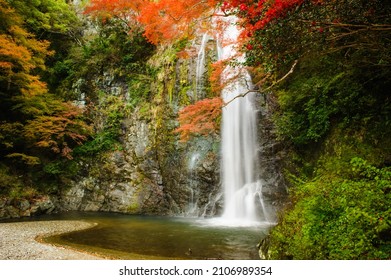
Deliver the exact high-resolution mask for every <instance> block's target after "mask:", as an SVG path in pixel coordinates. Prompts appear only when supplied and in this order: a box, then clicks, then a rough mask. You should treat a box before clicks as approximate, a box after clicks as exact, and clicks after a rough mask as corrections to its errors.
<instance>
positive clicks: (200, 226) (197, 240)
mask: <svg viewBox="0 0 391 280" xmlns="http://www.w3.org/2000/svg"><path fill="white" fill-rule="evenodd" d="M46 219H56V220H58V219H61V220H85V221H88V222H93V223H97V225H96V226H95V227H93V228H90V229H87V230H82V231H76V232H70V233H66V234H62V235H57V236H52V237H48V238H46V239H45V241H46V242H49V243H54V244H59V245H67V246H70V247H73V248H76V249H79V250H83V251H87V252H92V253H97V254H100V255H105V256H108V257H111V258H118V259H183V260H186V259H201V260H202V259H227V260H235V259H241V260H243V259H245V260H248V259H259V255H258V250H257V247H256V246H257V243H258V242H259V241H260V240H261V239H262V238H263V237H264V236H265V234H266V233H267V231H268V229H269V225H267V224H253V225H251V226H248V225H247V226H239V227H238V226H236V227H234V226H223V225H221V224H219V222H218V220H215V219H191V218H172V217H150V216H132V215H124V214H115V213H88V212H87V213H79V212H77V213H65V214H61V215H53V216H49V217H47V218H46Z"/></svg>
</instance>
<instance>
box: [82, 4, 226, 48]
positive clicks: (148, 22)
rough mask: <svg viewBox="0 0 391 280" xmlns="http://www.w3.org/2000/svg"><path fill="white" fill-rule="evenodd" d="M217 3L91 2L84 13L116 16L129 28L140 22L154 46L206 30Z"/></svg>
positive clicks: (103, 16)
mask: <svg viewBox="0 0 391 280" xmlns="http://www.w3.org/2000/svg"><path fill="white" fill-rule="evenodd" d="M218 3H219V1H218V0H158V1H151V0H132V1H129V0H91V3H90V5H89V6H87V8H86V10H85V12H86V13H88V14H92V15H94V16H98V17H101V18H102V19H107V18H110V17H119V18H121V19H123V20H127V21H128V24H129V26H131V25H137V24H138V23H137V22H140V23H141V24H142V25H143V26H144V35H145V37H146V38H147V39H148V40H149V41H150V42H151V43H153V44H158V43H165V42H167V41H172V40H175V39H179V38H184V37H189V36H191V35H192V34H193V32H194V30H196V29H199V28H201V29H202V28H206V27H207V26H208V25H209V19H210V16H211V15H213V13H214V9H215V7H216V5H217V4H218Z"/></svg>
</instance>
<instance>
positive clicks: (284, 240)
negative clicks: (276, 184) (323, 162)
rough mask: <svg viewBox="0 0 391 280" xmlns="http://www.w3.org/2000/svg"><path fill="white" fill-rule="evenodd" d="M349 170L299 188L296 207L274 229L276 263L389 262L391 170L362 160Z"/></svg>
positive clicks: (321, 176)
mask: <svg viewBox="0 0 391 280" xmlns="http://www.w3.org/2000/svg"><path fill="white" fill-rule="evenodd" d="M349 167H350V170H339V171H343V172H342V173H344V175H343V176H341V175H337V174H335V173H328V174H321V175H319V176H317V177H316V178H314V179H313V180H311V181H309V182H307V183H305V184H302V185H299V186H297V188H296V189H295V194H294V197H295V200H296V201H297V203H296V204H295V206H294V208H293V209H290V210H289V212H287V213H286V215H285V216H284V218H283V220H282V222H281V225H280V226H278V227H276V228H275V229H274V230H273V234H272V236H273V239H272V244H273V245H272V248H271V257H272V258H279V259H281V258H283V259H286V258H289V259H291V258H292V259H388V258H389V256H390V254H391V211H390V209H391V200H390V198H391V197H390V193H391V192H390V190H391V169H390V168H388V167H385V168H377V167H375V166H373V165H371V164H369V163H368V162H366V161H365V160H363V159H361V158H353V159H352V160H351V161H350V164H349ZM340 173H341V172H340Z"/></svg>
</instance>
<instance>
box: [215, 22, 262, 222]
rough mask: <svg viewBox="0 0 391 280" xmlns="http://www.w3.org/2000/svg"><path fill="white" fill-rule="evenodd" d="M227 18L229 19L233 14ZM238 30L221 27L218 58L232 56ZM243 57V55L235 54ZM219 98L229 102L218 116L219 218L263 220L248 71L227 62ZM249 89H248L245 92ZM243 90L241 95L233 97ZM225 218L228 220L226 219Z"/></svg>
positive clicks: (255, 127) (254, 121) (233, 55)
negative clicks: (221, 195)
mask: <svg viewBox="0 0 391 280" xmlns="http://www.w3.org/2000/svg"><path fill="white" fill-rule="evenodd" d="M228 20H231V21H233V20H234V18H229V19H228ZM238 35H239V30H238V29H237V27H236V26H235V25H233V24H231V25H230V26H229V27H227V29H226V30H225V32H224V34H223V38H222V42H221V43H220V45H221V47H220V48H219V51H218V53H219V54H218V55H219V59H220V60H226V59H232V58H233V57H236V56H237V55H236V54H237V53H236V50H235V42H236V41H237V38H238ZM237 59H238V60H241V59H242V60H243V59H244V58H243V57H237ZM222 82H223V83H224V84H225V88H224V89H223V91H222V98H223V99H224V101H225V102H226V103H227V102H229V104H228V105H227V106H225V107H224V108H223V117H222V139H221V141H222V149H221V152H222V162H221V164H222V184H223V189H224V212H223V215H222V218H223V219H224V220H229V221H230V222H233V223H236V222H239V223H243V222H255V221H258V222H259V221H267V213H266V211H265V207H264V203H263V199H262V183H261V181H260V179H259V178H258V176H257V172H256V171H257V167H258V155H257V149H258V144H257V112H256V108H255V107H254V100H253V99H254V93H253V92H251V90H252V86H253V85H252V82H251V77H250V75H249V73H248V72H247V71H246V69H244V68H243V67H230V66H227V67H226V69H225V71H224V72H223V74H222ZM249 91H250V92H249ZM241 94H245V96H244V97H239V98H236V99H235V97H237V96H238V95H241ZM227 222H228V221H227Z"/></svg>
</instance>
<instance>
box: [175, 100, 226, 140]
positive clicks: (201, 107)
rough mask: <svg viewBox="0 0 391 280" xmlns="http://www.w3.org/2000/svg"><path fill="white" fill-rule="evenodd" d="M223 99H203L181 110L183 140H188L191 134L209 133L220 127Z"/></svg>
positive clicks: (180, 123)
mask: <svg viewBox="0 0 391 280" xmlns="http://www.w3.org/2000/svg"><path fill="white" fill-rule="evenodd" d="M222 106H223V100H222V99H221V98H220V97H215V98H212V99H203V100H200V101H198V102H196V103H194V104H192V105H189V106H187V107H185V108H184V109H182V110H181V111H180V112H179V118H178V120H179V128H177V129H176V130H175V132H177V133H180V140H181V142H186V141H188V140H189V139H190V137H191V136H195V135H208V134H210V133H212V132H213V131H217V130H218V129H219V126H220V124H219V120H220V116H221V108H222Z"/></svg>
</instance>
